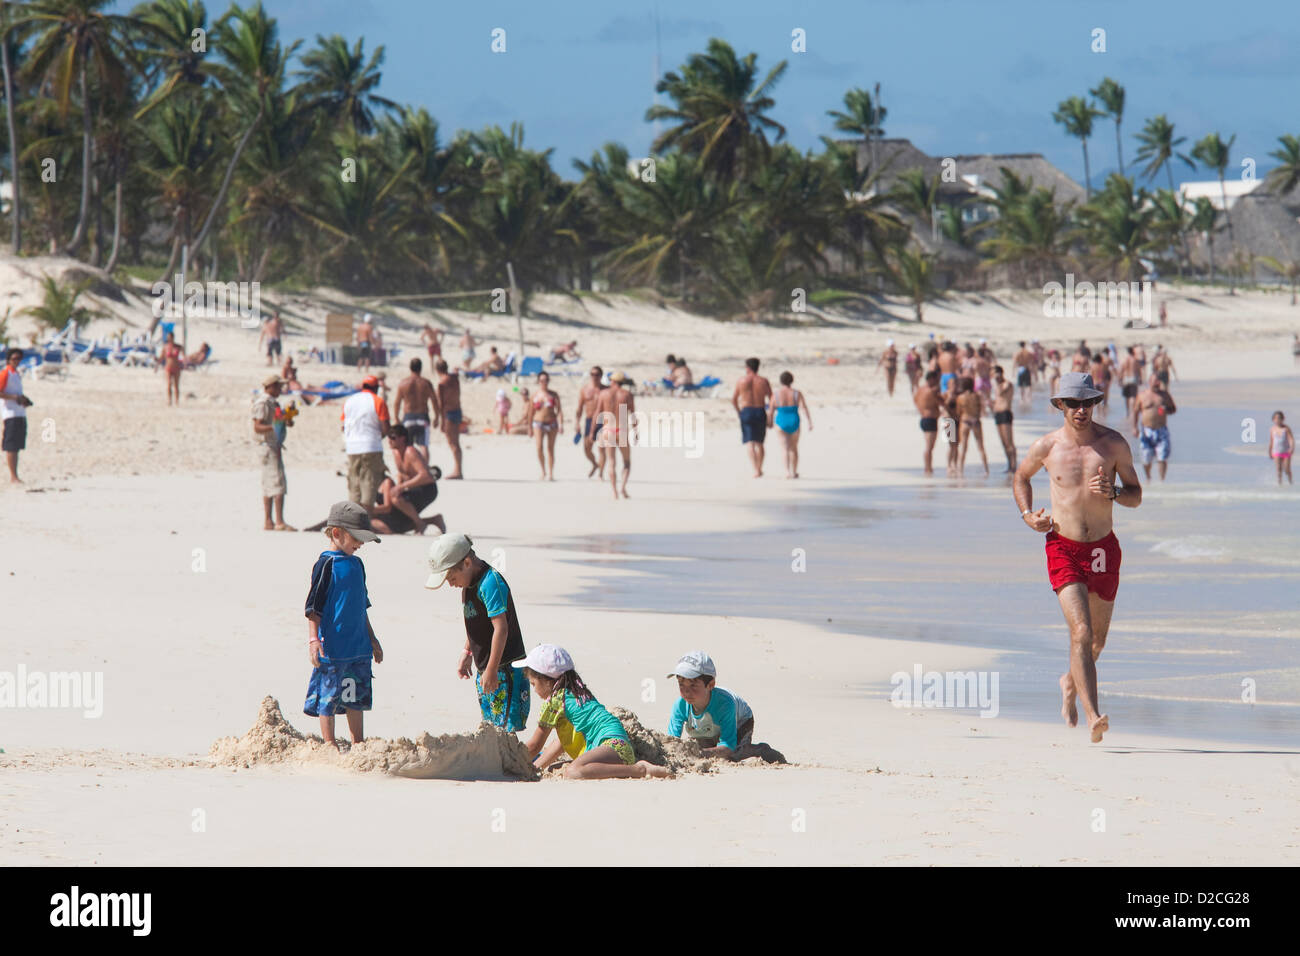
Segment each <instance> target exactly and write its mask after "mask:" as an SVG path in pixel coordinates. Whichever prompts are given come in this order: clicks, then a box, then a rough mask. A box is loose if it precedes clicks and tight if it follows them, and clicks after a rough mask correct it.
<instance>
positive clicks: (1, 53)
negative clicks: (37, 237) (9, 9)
mask: <svg viewBox="0 0 1300 956" xmlns="http://www.w3.org/2000/svg"><path fill="white" fill-rule="evenodd" d="M6 6H7V4H6ZM5 19H6V20H7V19H8V17H7V16H6V18H5ZM6 25H7V23H6ZM0 62H2V63H3V65H4V81H5V113H6V114H7V115H8V119H9V180H10V182H12V184H13V190H14V194H13V198H12V199H11V200H10V202H9V215H10V217H11V219H12V222H11V225H12V227H13V238H12V240H11V241H12V244H13V254H14V255H18V254H19V253H20V252H22V251H23V204H22V199H21V197H20V194H19V190H18V127H17V126H16V125H15V123H14V112H15V111H14V79H13V73H12V71H11V70H10V69H9V38H8V37H7V36H5V35H4V34H0Z"/></svg>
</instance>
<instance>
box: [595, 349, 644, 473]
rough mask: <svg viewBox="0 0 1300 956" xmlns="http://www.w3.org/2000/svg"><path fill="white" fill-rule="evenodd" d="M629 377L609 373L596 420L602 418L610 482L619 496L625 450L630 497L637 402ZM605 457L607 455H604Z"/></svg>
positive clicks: (597, 407)
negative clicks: (630, 390) (629, 383)
mask: <svg viewBox="0 0 1300 956" xmlns="http://www.w3.org/2000/svg"><path fill="white" fill-rule="evenodd" d="M628 381H629V379H628V377H627V376H626V375H624V374H623V373H622V372H615V373H614V374H613V375H611V376H610V377H609V388H606V389H602V390H601V393H600V395H599V396H598V397H597V398H596V420H597V421H599V422H600V431H601V436H600V447H601V449H602V450H601V455H602V456H605V455H608V459H609V482H610V484H611V485H612V486H613V488H614V498H615V499H617V498H618V453H619V451H622V452H623V497H624V498H626V497H627V479H628V478H629V477H630V476H631V474H632V442H633V441H635V440H636V422H635V421H634V420H633V418H632V416H633V415H634V414H635V412H636V402H635V400H634V399H633V398H632V393H631V392H629V391H628V390H627V388H626V385H627V382H628ZM602 461H604V457H602Z"/></svg>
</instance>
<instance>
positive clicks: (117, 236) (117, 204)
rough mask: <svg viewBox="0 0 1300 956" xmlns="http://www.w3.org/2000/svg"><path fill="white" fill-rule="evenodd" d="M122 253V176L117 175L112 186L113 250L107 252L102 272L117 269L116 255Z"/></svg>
mask: <svg viewBox="0 0 1300 956" xmlns="http://www.w3.org/2000/svg"><path fill="white" fill-rule="evenodd" d="M121 251H122V175H121V173H119V174H118V177H117V182H116V183H115V184H114V186H113V248H112V249H110V250H109V252H108V262H106V263H104V271H105V272H108V273H110V274H111V273H112V271H113V270H114V269H116V268H117V255H118V253H119V252H121Z"/></svg>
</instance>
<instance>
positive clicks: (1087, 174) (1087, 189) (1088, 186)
mask: <svg viewBox="0 0 1300 956" xmlns="http://www.w3.org/2000/svg"><path fill="white" fill-rule="evenodd" d="M1079 142H1081V143H1083V201H1084V202H1087V201H1088V200H1090V199H1092V172H1091V171H1090V170H1089V168H1088V140H1087V139H1086V138H1085V137H1083V136H1080V137H1079Z"/></svg>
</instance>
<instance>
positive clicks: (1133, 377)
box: [1119, 345, 1142, 417]
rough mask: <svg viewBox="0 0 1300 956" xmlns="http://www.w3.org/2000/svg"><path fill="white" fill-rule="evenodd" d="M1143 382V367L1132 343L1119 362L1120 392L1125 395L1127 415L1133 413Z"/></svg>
mask: <svg viewBox="0 0 1300 956" xmlns="http://www.w3.org/2000/svg"><path fill="white" fill-rule="evenodd" d="M1141 382H1142V368H1141V366H1140V365H1139V364H1138V360H1137V353H1136V352H1135V351H1134V349H1133V346H1131V345H1130V346H1129V347H1128V348H1127V349H1126V350H1125V355H1124V360H1123V361H1121V362H1120V363H1119V384H1120V394H1121V395H1123V396H1124V415H1125V417H1128V416H1131V415H1132V414H1133V401H1134V400H1135V399H1136V398H1137V393H1138V386H1139V385H1140V384H1141Z"/></svg>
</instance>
